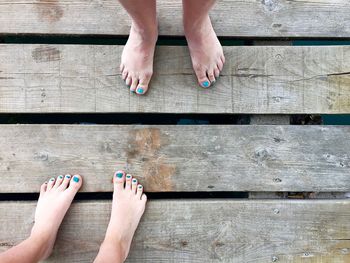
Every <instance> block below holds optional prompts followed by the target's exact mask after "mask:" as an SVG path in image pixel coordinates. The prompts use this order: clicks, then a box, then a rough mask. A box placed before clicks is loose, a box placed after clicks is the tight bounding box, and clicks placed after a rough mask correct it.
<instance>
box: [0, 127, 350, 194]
mask: <svg viewBox="0 0 350 263" xmlns="http://www.w3.org/2000/svg"><path fill="white" fill-rule="evenodd" d="M349 152H350V127H348V126H345V127H336V126H304V127H303V126H289V125H287V126H263V125H262V126H260V125H259V126H250V125H248V126H237V125H234V126H229V125H226V126H225V125H223V126H215V125H213V126H212V125H210V126H205V125H201V126H191V125H186V126H167V125H165V126H137V125H126V126H109V125H2V126H1V129H0V180H1V182H2V183H1V184H0V193H20V192H37V191H38V190H39V186H40V185H41V184H42V183H43V182H44V181H45V180H47V179H49V178H50V177H52V176H58V175H60V174H63V175H64V174H66V173H71V174H75V173H79V174H81V175H83V176H84V186H83V188H82V191H84V192H110V191H112V184H111V180H112V176H113V173H114V172H115V171H116V170H117V169H126V170H127V171H129V172H130V173H132V174H134V175H135V176H136V177H137V178H138V179H139V180H140V182H141V183H142V184H144V186H145V189H146V191H147V192H195V191H260V192H266V191H267V192H269V191H273V192H274V191H292V192H302V191H310V192H314V191H316V192H317V191H320V192H322V191H323V192H349V191H350V176H349V174H350V155H349Z"/></svg>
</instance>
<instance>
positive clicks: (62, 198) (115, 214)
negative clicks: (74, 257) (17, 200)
mask: <svg viewBox="0 0 350 263" xmlns="http://www.w3.org/2000/svg"><path fill="white" fill-rule="evenodd" d="M82 181H83V179H82V177H81V176H80V175H74V176H71V175H66V176H58V177H57V178H51V179H50V180H49V181H48V182H46V183H44V184H43V185H42V186H41V188H40V196H39V200H38V204H37V207H36V211H35V223H34V226H33V228H32V232H31V235H30V238H29V239H28V240H30V242H27V243H30V244H27V243H26V241H24V242H23V244H20V245H18V246H17V247H13V248H12V249H10V250H9V251H7V252H4V253H3V254H0V261H1V262H5V263H7V262H13V263H16V262H24V261H23V259H25V260H26V261H25V262H38V261H41V260H44V259H46V258H48V257H49V256H50V254H51V253H52V249H53V246H54V243H55V240H56V235H57V231H58V229H59V227H60V225H61V223H62V220H63V218H64V216H65V214H66V212H67V210H68V209H69V207H70V205H71V203H72V201H73V198H74V196H75V194H76V193H77V192H78V190H79V189H80V187H81V186H82ZM113 181H114V194H113V205H112V213H111V218H110V222H109V225H108V228H107V232H106V236H105V239H104V241H103V243H102V245H101V248H100V251H99V253H98V255H97V257H96V259H95V262H96V263H98V262H104V263H108V262H124V260H125V259H126V257H127V255H128V253H129V249H130V245H131V241H132V238H133V236H134V233H135V231H136V228H137V226H138V224H139V221H140V219H141V216H142V215H143V213H144V210H145V205H146V201H147V197H146V195H145V194H144V193H143V187H142V185H141V184H138V181H137V179H136V178H133V177H132V176H131V175H130V174H126V173H125V172H124V171H118V172H116V173H115V176H114V179H113ZM28 240H27V241H28ZM26 251H28V255H25V254H26ZM29 253H30V254H29ZM20 254H22V255H20ZM29 259H32V260H29Z"/></svg>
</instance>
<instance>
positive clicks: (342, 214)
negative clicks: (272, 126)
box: [0, 200, 350, 263]
mask: <svg viewBox="0 0 350 263" xmlns="http://www.w3.org/2000/svg"><path fill="white" fill-rule="evenodd" d="M34 209H35V203H34V202H1V203H0V213H1V216H0V237H1V238H0V252H1V251H4V250H5V249H8V248H9V247H11V246H13V245H14V244H16V243H18V242H20V241H21V240H22V239H24V238H26V237H27V236H28V235H29V233H30V229H31V227H32V225H33V215H34ZM110 209H111V202H110V201H94V202H78V203H74V204H73V205H72V208H71V210H70V211H69V212H68V215H67V216H66V218H65V220H64V223H63V225H62V227H61V229H60V232H59V235H58V240H57V243H56V246H55V249H54V253H53V255H52V257H51V258H50V259H49V260H47V261H46V262H57V263H58V262H72V263H74V262H92V260H93V259H94V257H95V256H96V254H97V251H98V248H99V245H100V243H101V241H102V240H103V237H104V234H105V230H106V227H107V224H108V219H109V215H110ZM5 211H6V212H5ZM349 248H350V201H349V200H332V201H328V200H318V201H316V200H315V201H288V200H287V201H283V200H269V201H268V200H265V201H262V200H254V201H243V200H242V201H233V200H217V201H214V200H202V201H199V200H182V201H180V200H176V201H175V200H173V201H165V200H158V201H149V202H148V204H147V208H146V213H145V215H144V217H143V218H142V220H141V223H140V226H139V228H138V230H137V232H136V236H135V238H134V241H133V244H132V248H131V254H130V257H129V260H128V261H127V262H152V263H153V262H191V263H192V262H198V263H199V262H271V260H272V258H273V257H276V258H277V259H278V262H287V263H288V262H293V263H295V262H296V263H301V262H313V263H324V262H332V263H346V262H348V261H349V258H350V249H349Z"/></svg>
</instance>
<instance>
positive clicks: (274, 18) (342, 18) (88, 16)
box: [0, 0, 350, 38]
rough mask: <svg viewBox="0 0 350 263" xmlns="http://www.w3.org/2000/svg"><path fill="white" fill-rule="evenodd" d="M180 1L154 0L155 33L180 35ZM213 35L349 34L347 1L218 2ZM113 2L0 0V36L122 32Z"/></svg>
mask: <svg viewBox="0 0 350 263" xmlns="http://www.w3.org/2000/svg"><path fill="white" fill-rule="evenodd" d="M181 14H182V7H181V1H173V0H162V1H158V17H159V30H160V34H161V35H171V36H174V35H183V34H184V33H183V28H182V15H181ZM211 18H212V21H213V25H214V28H215V30H216V32H217V33H218V35H219V36H237V37H333V38H336V37H346V38H349V36H350V27H349V21H350V20H349V19H350V3H349V1H348V0H322V1H313V0H304V1H289V0H261V1H260V0H259V1H256V0H244V1H241V0H222V1H218V4H217V5H216V7H215V8H214V10H212V12H211ZM129 26H130V19H129V18H128V16H127V14H126V12H125V11H124V10H123V8H122V7H121V6H120V5H119V3H118V1H117V0H104V1H101V0H91V1H84V0H76V1H70V0H37V1H32V0H20V1H9V0H0V32H1V33H2V34H23V33H26V34H31V33H35V34H70V35H71V34H78V35H81V34H94V35H95V34H97V35H99V34H103V35H127V34H128V33H129Z"/></svg>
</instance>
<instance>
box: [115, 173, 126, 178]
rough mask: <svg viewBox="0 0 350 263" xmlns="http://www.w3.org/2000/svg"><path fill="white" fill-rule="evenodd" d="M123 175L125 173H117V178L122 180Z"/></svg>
mask: <svg viewBox="0 0 350 263" xmlns="http://www.w3.org/2000/svg"><path fill="white" fill-rule="evenodd" d="M123 175H124V174H123V173H117V174H116V176H117V177H118V178H122V177H123Z"/></svg>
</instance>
